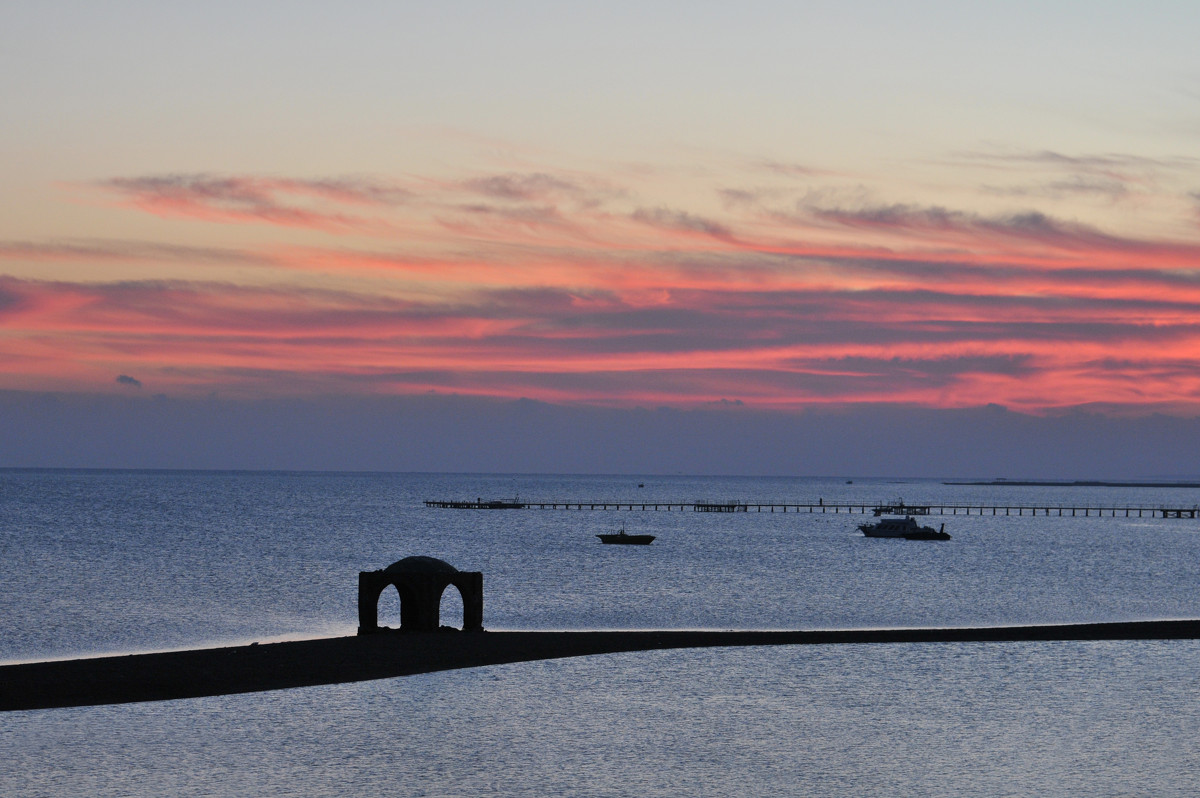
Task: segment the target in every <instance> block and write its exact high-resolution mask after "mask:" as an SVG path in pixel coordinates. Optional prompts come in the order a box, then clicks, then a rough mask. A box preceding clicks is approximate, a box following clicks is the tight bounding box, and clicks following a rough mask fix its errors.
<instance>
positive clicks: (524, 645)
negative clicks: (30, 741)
mask: <svg viewBox="0 0 1200 798" xmlns="http://www.w3.org/2000/svg"><path fill="white" fill-rule="evenodd" d="M1194 639H1200V620H1178V621H1135V622H1124V623H1096V624H1072V625H1053V626H1005V627H982V628H950V629H867V630H838V631H807V632H806V631H795V632H789V631H777V632H754V631H741V632H739V631H727V632H722V631H636V632H632V631H631V632H620V631H608V632H453V631H443V632H423V633H401V632H384V633H381V634H374V635H365V636H361V637H335V638H327V639H321V640H301V641H295V642H287V643H268V644H262V645H249V646H236V647H232V648H210V649H199V650H195V651H171V652H164V653H158V654H131V655H128V656H117V657H98V658H93V659H76V660H63V661H56V662H34V663H21V664H18V665H5V666H0V710H3V711H7V710H28V709H48V708H54V707H76V706H89V705H95V704H121V703H129V702H134V701H165V700H171V699H178V698H197V697H200V696H214V695H227V694H232V693H251V692H258V691H261V690H281V689H284V688H290V687H307V686H312V685H319V684H336V683H339V682H357V681H365V680H368V679H385V678H390V677H395V676H409V675H412V674H416V673H429V672H432V671H440V670H452V669H456V668H475V667H480V666H484V665H498V664H503V663H509V662H526V661H532V660H540V659H557V658H561V657H578V656H586V655H590V654H608V653H614V652H619V651H651V650H658V649H671V648H702V647H714V646H774V645H821V644H824V645H828V644H847V643H859V644H862V643H961V642H1006V641H1007V642H1014V641H1056V640H1194Z"/></svg>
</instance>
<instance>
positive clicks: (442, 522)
mask: <svg viewBox="0 0 1200 798" xmlns="http://www.w3.org/2000/svg"><path fill="white" fill-rule="evenodd" d="M638 482H642V483H644V484H645V487H643V488H639V487H638ZM514 495H519V496H520V497H521V498H523V499H528V500H541V499H558V500H564V499H569V500H575V501H578V500H605V499H607V500H610V501H613V500H622V501H628V500H634V499H636V500H639V501H640V500H647V501H652V500H657V501H694V500H697V499H708V500H721V501H724V500H729V499H737V500H743V501H767V500H775V501H792V502H807V501H816V500H817V499H818V498H821V499H824V500H825V501H826V502H839V501H854V502H868V503H869V502H877V501H887V500H893V499H895V498H897V497H903V499H904V500H905V501H907V502H909V503H913V504H916V503H922V502H960V503H965V502H970V501H979V502H1005V503H1023V504H1028V503H1035V502H1036V503H1051V504H1053V503H1063V504H1075V505H1081V504H1092V505H1101V504H1106V505H1107V504H1136V505H1145V506H1153V505H1169V506H1188V507H1190V506H1193V505H1195V504H1197V502H1198V501H1200V492H1197V491H1187V490H1182V489H1149V488H1028V487H1017V486H982V487H968V486H951V485H943V484H941V483H940V482H936V481H914V482H902V481H879V480H863V479H855V480H854V483H853V484H846V482H845V480H844V479H838V480H817V479H764V478H737V479H731V478H696V477H674V478H664V477H560V476H552V477H542V476H494V475H492V476H462V475H412V474H292V473H212V472H205V473H192V472H61V471H53V472H48V471H41V472H39V471H6V472H0V660H2V661H6V662H13V661H21V660H31V659H46V658H63V657H72V656H87V655H96V654H105V653H124V652H134V651H148V650H161V649H168V648H191V647H199V646H208V645H221V644H233V643H243V642H247V641H253V640H259V641H268V640H277V639H294V638H300V637H313V636H327V635H340V634H352V633H353V632H354V629H355V625H356V618H357V616H356V607H355V601H356V596H357V594H356V585H357V574H358V571H360V570H370V569H374V568H380V567H384V566H386V565H388V564H389V563H391V562H393V561H395V560H398V559H400V558H402V557H405V556H409V555H413V554H423V555H431V556H435V557H439V558H442V559H445V560H447V561H449V562H450V563H452V564H454V565H455V566H457V567H459V568H462V569H464V570H478V571H482V572H483V573H484V580H485V591H484V592H485V608H484V623H485V625H486V626H487V627H488V628H491V629H597V628H603V629H636V628H717V629H734V628H737V629H770V628H789V629H790V628H845V627H881V626H940V625H983V624H1005V623H1052V622H1083V621H1098V620H1129V619H1148V618H1184V617H1200V591H1197V589H1196V588H1197V585H1198V584H1200V520H1192V519H1150V518H1141V519H1138V518H1128V519H1127V518H1124V517H1120V518H1097V517H1095V516H1092V517H1089V518H1083V517H1075V518H1071V517H1064V518H1057V517H1049V518H1046V517H1043V516H1038V517H1036V518H1031V517H1029V516H1024V517H1016V516H1010V517H1003V516H1000V517H991V516H983V517H979V516H970V517H967V516H949V517H945V518H939V519H938V521H939V522H940V521H943V520H944V521H945V522H946V529H947V531H948V532H951V534H952V535H953V536H954V539H953V540H951V541H949V542H947V543H916V542H906V541H886V540H867V539H865V538H863V537H862V536H861V535H860V534H859V533H858V532H857V531H856V530H855V526H856V524H857V523H859V522H861V521H862V520H863V517H862V516H857V515H853V516H851V515H844V514H838V515H835V514H825V515H821V514H814V515H809V514H758V513H747V514H741V513H737V514H707V513H693V512H686V513H681V512H671V513H667V512H658V513H655V512H645V513H643V512H637V511H635V512H621V513H617V512H612V511H609V512H599V511H597V512H587V511H585V512H577V511H576V512H568V511H506V512H500V511H492V512H487V511H452V510H435V509H428V508H426V507H424V505H423V503H422V502H423V501H424V500H425V499H430V498H455V499H474V498H476V497H485V498H511V497H512V496H514ZM621 523H624V525H625V527H626V529H627V530H629V531H631V532H633V531H636V532H649V533H652V534H655V535H657V536H658V540H656V541H655V543H654V544H653V545H652V546H650V547H648V548H642V547H612V546H602V545H599V542H598V541H597V540H596V538H595V537H594V535H595V534H596V533H597V532H602V531H608V530H612V529H615V527H616V526H618V525H619V524H621ZM451 593H452V591H451ZM456 598H457V597H456V596H454V595H451V594H448V596H447V599H446V600H445V601H444V602H443V620H444V621H447V622H450V623H457V622H459V621H460V620H461V604H460V603H457V604H456V601H455V599H456ZM380 614H381V622H383V623H389V622H390V623H391V625H398V616H399V606H398V602H396V601H395V600H394V599H393V598H392V597H390V596H389V597H385V599H384V601H383V602H382V603H381V608H380ZM1198 655H1200V645H1198V644H1196V643H1192V642H1141V643H1133V642H1119V643H1040V644H961V645H898V646H830V647H791V648H764V649H705V650H693V651H672V652H644V653H631V654H620V655H611V656H600V657H591V658H581V659H572V660H561V661H553V662H540V663H523V664H515V665H508V666H497V667H490V668H479V669H471V670H463V671H457V672H448V673H438V674H428V675H423V676H416V677H407V678H401V679H392V680H382V681H377V682H368V683H362V684H353V685H336V686H328V687H316V688H306V689H300V690H290V691H280V692H274V693H263V694H254V695H243V696H223V697H216V698H209V699H195V700H189V701H174V702H161V703H152V704H135V705H127V706H116V707H94V708H83V709H70V710H48V711H36V712H19V713H4V714H2V715H0V794H3V795H6V796H24V795H62V794H68V793H74V794H79V795H122V796H127V795H161V794H172V795H218V796H223V795H238V796H241V795H280V796H283V795H289V796H291V795H353V794H366V791H368V790H373V791H383V790H386V791H388V792H389V793H397V792H398V793H401V794H407V795H479V794H484V795H487V794H493V795H544V794H550V793H561V794H567V795H677V794H697V795H753V794H762V793H766V792H768V791H769V792H774V793H781V794H790V795H806V794H817V795H898V794H904V795H1036V794H1055V795H1089V796H1091V795H1190V794H1194V793H1195V792H1196V791H1197V789H1198V788H1200V783H1198V782H1200V779H1197V778H1196V777H1195V776H1194V775H1193V774H1195V773H1200V753H1198V751H1197V746H1196V744H1195V742H1194V741H1195V740H1197V739H1200V734H1198V732H1200V703H1198V699H1197V698H1196V695H1197V687H1200V656H1198Z"/></svg>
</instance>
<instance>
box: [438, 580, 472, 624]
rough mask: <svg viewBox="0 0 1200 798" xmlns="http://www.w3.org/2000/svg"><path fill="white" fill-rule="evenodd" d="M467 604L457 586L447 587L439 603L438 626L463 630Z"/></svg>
mask: <svg viewBox="0 0 1200 798" xmlns="http://www.w3.org/2000/svg"><path fill="white" fill-rule="evenodd" d="M466 602H467V600H466V598H465V597H464V596H463V594H462V590H461V589H460V588H459V587H458V586H457V585H446V587H445V588H443V590H442V596H441V598H440V599H439V601H438V626H439V627H446V626H449V627H451V628H454V629H462V628H463V613H464V612H465V610H466Z"/></svg>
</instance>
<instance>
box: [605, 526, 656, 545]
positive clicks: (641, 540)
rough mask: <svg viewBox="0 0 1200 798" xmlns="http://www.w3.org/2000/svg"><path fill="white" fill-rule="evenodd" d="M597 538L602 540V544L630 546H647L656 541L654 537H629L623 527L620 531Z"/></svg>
mask: <svg viewBox="0 0 1200 798" xmlns="http://www.w3.org/2000/svg"><path fill="white" fill-rule="evenodd" d="M596 537H598V538H600V542H601V543H624V544H626V545H629V546H646V545H649V543H650V541H652V540H654V535H629V534H626V533H625V527H621V529H620V531H617V532H609V533H607V534H603V533H602V534H599V535H596Z"/></svg>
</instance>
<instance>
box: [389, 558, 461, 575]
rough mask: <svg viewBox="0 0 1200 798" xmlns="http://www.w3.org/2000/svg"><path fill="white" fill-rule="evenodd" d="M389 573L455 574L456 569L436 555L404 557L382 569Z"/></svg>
mask: <svg viewBox="0 0 1200 798" xmlns="http://www.w3.org/2000/svg"><path fill="white" fill-rule="evenodd" d="M384 572H385V573H389V574H456V573H458V569H457V568H455V567H454V566H453V565H451V564H450V563H448V562H446V561H445V560H439V559H438V558H437V557H421V556H417V557H405V558H404V559H403V560H397V561H396V562H394V563H392V564H391V565H389V566H388V567H387V568H385V569H384Z"/></svg>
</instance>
